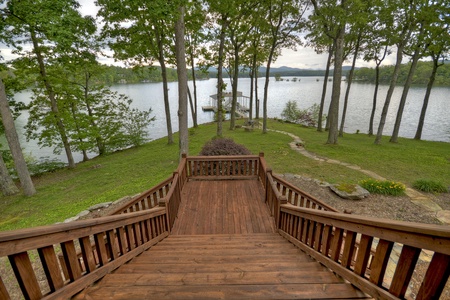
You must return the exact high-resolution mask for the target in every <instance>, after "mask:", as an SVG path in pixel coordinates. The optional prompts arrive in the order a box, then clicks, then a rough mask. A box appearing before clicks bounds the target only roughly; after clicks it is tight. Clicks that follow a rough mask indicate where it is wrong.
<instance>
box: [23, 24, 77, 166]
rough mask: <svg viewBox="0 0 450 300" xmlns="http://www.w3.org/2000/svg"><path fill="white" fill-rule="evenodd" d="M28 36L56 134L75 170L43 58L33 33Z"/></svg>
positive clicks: (70, 164)
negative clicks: (52, 116)
mask: <svg viewBox="0 0 450 300" xmlns="http://www.w3.org/2000/svg"><path fill="white" fill-rule="evenodd" d="M30 34H31V40H32V42H33V48H34V52H35V54H36V58H37V61H38V64H39V71H40V74H41V77H42V80H43V81H44V85H45V88H46V90H47V93H48V98H49V100H50V103H51V110H52V113H53V114H54V117H55V122H56V127H57V128H58V132H59V135H60V136H61V140H62V143H63V146H64V150H65V152H66V156H67V162H68V164H69V169H73V168H75V161H74V159H73V155H72V150H71V149H70V143H69V139H68V137H67V134H66V129H65V127H64V123H63V122H62V120H61V118H60V116H59V108H58V104H57V101H56V98H55V92H54V91H53V87H52V86H51V84H50V82H49V81H48V78H47V71H46V69H45V64H44V58H43V57H42V53H41V50H40V46H39V44H38V41H37V38H36V35H35V33H34V32H33V31H31V32H30Z"/></svg>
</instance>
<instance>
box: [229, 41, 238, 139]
mask: <svg viewBox="0 0 450 300" xmlns="http://www.w3.org/2000/svg"><path fill="white" fill-rule="evenodd" d="M238 51H239V48H238V47H236V46H235V47H234V64H233V70H234V71H233V82H232V85H231V89H232V96H233V100H232V101H231V112H230V130H234V128H235V126H236V106H237V92H238V80H239V52H238Z"/></svg>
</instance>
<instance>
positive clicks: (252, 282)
mask: <svg viewBox="0 0 450 300" xmlns="http://www.w3.org/2000/svg"><path fill="white" fill-rule="evenodd" d="M330 295H332V297H334V298H336V299H364V298H367V296H366V295H365V294H364V293H362V292H361V291H359V290H358V289H355V288H354V287H353V286H352V285H351V284H349V283H346V282H345V281H344V280H343V279H341V278H339V277H338V276H336V275H335V274H334V273H333V272H331V271H330V270H328V269H327V268H325V267H323V266H322V265H321V264H319V263H318V262H316V261H314V260H313V259H312V258H310V257H309V256H307V255H306V254H304V252H302V251H300V250H299V249H298V248H296V247H295V246H294V245H292V244H291V243H289V242H288V241H287V240H285V239H284V238H283V237H281V236H280V235H279V234H251V235H184V236H183V235H180V236H174V235H172V236H169V237H168V238H166V239H165V240H163V241H162V242H160V243H159V244H157V245H156V246H154V247H152V248H151V249H149V250H148V251H146V252H144V253H142V254H141V255H139V256H138V257H136V258H134V259H133V260H132V261H130V262H129V263H128V264H126V265H123V266H122V267H120V268H119V269H117V270H116V271H114V272H113V273H111V274H109V275H107V276H105V277H104V278H103V279H102V280H100V281H99V282H98V283H97V284H95V285H93V286H92V287H89V288H87V289H86V290H84V291H83V292H82V293H81V294H79V295H77V296H76V298H75V299H150V298H151V299H236V298H238V299H324V298H327V299H329V298H330Z"/></svg>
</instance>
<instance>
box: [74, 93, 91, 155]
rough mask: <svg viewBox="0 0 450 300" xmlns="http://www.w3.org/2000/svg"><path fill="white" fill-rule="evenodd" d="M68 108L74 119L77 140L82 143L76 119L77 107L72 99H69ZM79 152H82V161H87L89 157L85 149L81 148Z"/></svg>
mask: <svg viewBox="0 0 450 300" xmlns="http://www.w3.org/2000/svg"><path fill="white" fill-rule="evenodd" d="M70 110H71V112H72V118H73V120H74V123H75V129H76V130H77V134H78V141H79V142H80V144H83V143H84V141H83V138H82V137H81V128H80V126H79V125H78V120H77V114H76V113H77V108H76V107H75V103H74V102H73V101H71V103H70ZM81 153H82V154H83V161H88V160H89V157H88V155H87V151H86V150H85V149H81Z"/></svg>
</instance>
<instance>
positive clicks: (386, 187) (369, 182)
mask: <svg viewBox="0 0 450 300" xmlns="http://www.w3.org/2000/svg"><path fill="white" fill-rule="evenodd" d="M359 185H360V186H362V187H363V188H365V189H366V190H367V191H369V193H371V194H381V195H389V196H401V195H404V193H405V189H406V187H405V185H404V184H403V183H399V182H395V181H389V180H376V179H365V180H361V181H360V182H359Z"/></svg>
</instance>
